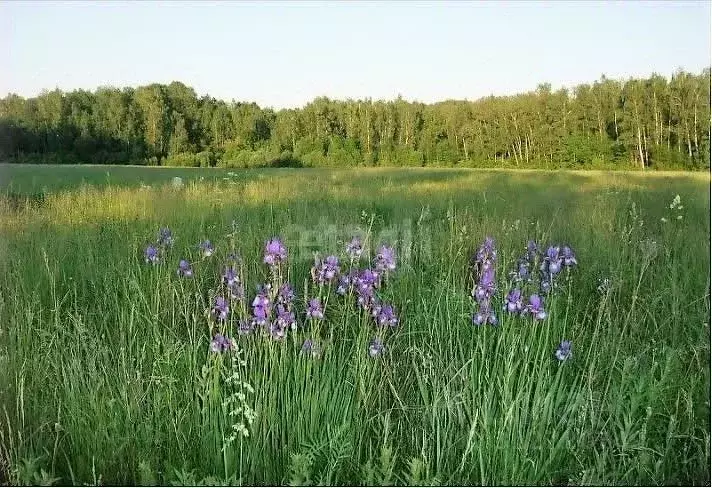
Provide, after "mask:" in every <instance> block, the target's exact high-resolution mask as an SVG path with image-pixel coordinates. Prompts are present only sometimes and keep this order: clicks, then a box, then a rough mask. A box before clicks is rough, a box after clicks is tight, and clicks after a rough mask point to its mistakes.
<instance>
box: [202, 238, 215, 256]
mask: <svg viewBox="0 0 712 488" xmlns="http://www.w3.org/2000/svg"><path fill="white" fill-rule="evenodd" d="M198 247H199V248H200V252H201V253H202V254H203V257H204V258H209V257H210V256H212V255H213V253H214V252H215V247H214V246H213V245H212V244H211V243H210V241H208V240H205V241H203V242H201V243H200V245H199V246H198Z"/></svg>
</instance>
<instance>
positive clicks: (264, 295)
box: [252, 283, 272, 307]
mask: <svg viewBox="0 0 712 488" xmlns="http://www.w3.org/2000/svg"><path fill="white" fill-rule="evenodd" d="M271 288H272V286H271V285H270V284H269V283H268V284H265V285H262V286H261V287H259V288H258V289H257V295H255V299H254V300H253V301H252V306H253V307H268V306H269V305H270V303H271V300H270V298H269V292H270V290H271Z"/></svg>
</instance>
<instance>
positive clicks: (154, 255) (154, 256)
mask: <svg viewBox="0 0 712 488" xmlns="http://www.w3.org/2000/svg"><path fill="white" fill-rule="evenodd" d="M143 254H144V257H145V258H146V263H150V264H158V249H156V248H155V247H153V246H148V247H147V248H146V251H144V253H143Z"/></svg>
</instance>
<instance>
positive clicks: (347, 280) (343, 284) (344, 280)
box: [336, 275, 351, 295]
mask: <svg viewBox="0 0 712 488" xmlns="http://www.w3.org/2000/svg"><path fill="white" fill-rule="evenodd" d="M350 287H351V276H349V275H341V276H339V285H338V286H337V287H336V293H338V294H339V295H346V293H347V292H348V291H349V288H350Z"/></svg>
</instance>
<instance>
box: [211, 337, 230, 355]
mask: <svg viewBox="0 0 712 488" xmlns="http://www.w3.org/2000/svg"><path fill="white" fill-rule="evenodd" d="M232 348H233V342H232V339H230V338H228V337H225V336H224V335H222V334H215V335H214V336H213V340H212V341H211V342H210V350H211V351H212V352H215V353H220V352H225V351H227V350H228V349H232Z"/></svg>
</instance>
